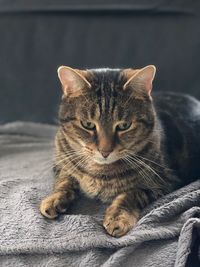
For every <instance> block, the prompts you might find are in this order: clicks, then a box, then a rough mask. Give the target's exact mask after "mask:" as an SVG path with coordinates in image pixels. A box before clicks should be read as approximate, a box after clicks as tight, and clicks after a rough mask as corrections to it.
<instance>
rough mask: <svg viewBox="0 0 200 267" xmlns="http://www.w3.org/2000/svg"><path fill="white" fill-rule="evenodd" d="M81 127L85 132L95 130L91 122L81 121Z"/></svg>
mask: <svg viewBox="0 0 200 267" xmlns="http://www.w3.org/2000/svg"><path fill="white" fill-rule="evenodd" d="M81 125H82V126H83V128H85V129H87V130H95V129H96V126H95V124H94V123H93V122H91V121H81Z"/></svg>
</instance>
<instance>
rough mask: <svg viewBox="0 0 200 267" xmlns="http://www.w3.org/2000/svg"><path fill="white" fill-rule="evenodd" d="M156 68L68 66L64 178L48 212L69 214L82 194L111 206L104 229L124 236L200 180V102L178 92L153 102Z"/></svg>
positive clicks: (46, 205) (60, 172)
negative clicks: (148, 209) (153, 208)
mask: <svg viewBox="0 0 200 267" xmlns="http://www.w3.org/2000/svg"><path fill="white" fill-rule="evenodd" d="M153 71H154V69H153V67H152V66H149V67H147V68H144V69H142V70H141V71H139V70H131V69H128V70H105V69H104V70H89V71H74V70H72V69H69V68H65V67H62V69H61V70H60V73H59V78H60V80H61V83H62V86H63V90H64V97H63V99H62V102H61V105H60V111H59V120H60V127H59V130H58V133H57V135H56V160H55V171H56V176H57V179H56V184H55V190H54V192H53V194H52V195H50V196H49V197H47V198H46V199H45V200H43V201H42V204H41V208H40V209H41V212H42V214H43V215H45V216H46V217H48V218H55V217H57V215H58V213H59V212H65V211H66V208H67V206H68V205H69V204H70V203H71V202H72V201H73V200H74V199H75V198H76V196H77V195H78V191H79V190H81V191H82V192H84V193H85V194H86V195H87V196H88V197H91V198H98V199H100V200H102V201H103V202H108V203H109V205H110V206H109V207H108V209H107V211H106V214H105V218H104V223H103V225H104V227H105V229H106V230H107V232H108V233H109V234H111V235H113V236H116V237H118V236H122V235H123V234H125V233H126V232H127V231H128V230H130V229H131V228H132V227H133V226H134V224H135V223H136V222H137V220H138V217H139V213H140V211H141V210H142V209H143V208H144V207H145V206H147V205H148V204H149V203H151V202H152V201H154V200H156V199H157V198H159V197H160V196H162V195H164V194H166V193H168V192H171V191H173V190H174V189H176V188H178V187H180V186H182V185H184V184H187V183H189V182H190V181H192V180H194V179H196V178H198V175H200V164H199V162H198V161H199V158H200V138H199V136H200V102H198V101H197V100H195V99H194V98H192V97H189V96H186V95H178V94H173V93H165V94H158V93H157V94H155V95H154V96H153V101H152V99H151V96H150V91H151V82H152V80H153V77H154V74H155V73H153ZM65 90H66V91H65ZM132 92H133V93H132Z"/></svg>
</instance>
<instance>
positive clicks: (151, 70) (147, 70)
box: [124, 65, 156, 95]
mask: <svg viewBox="0 0 200 267" xmlns="http://www.w3.org/2000/svg"><path fill="white" fill-rule="evenodd" d="M127 73H129V75H130V74H131V71H130V70H129V72H127ZM132 74H133V75H132V76H130V77H129V79H128V81H127V82H126V83H125V84H124V90H125V89H126V88H127V87H128V86H132V87H138V88H140V89H145V90H146V92H147V93H148V94H149V95H150V94H151V90H152V82H153V79H154V77H155V74H156V67H155V66H154V65H149V66H146V67H144V68H142V69H139V70H133V72H132Z"/></svg>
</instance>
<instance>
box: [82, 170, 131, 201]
mask: <svg viewBox="0 0 200 267" xmlns="http://www.w3.org/2000/svg"><path fill="white" fill-rule="evenodd" d="M77 178H78V179H77V180H78V182H79V185H80V189H81V191H83V192H84V193H85V194H86V195H87V196H88V197H90V198H98V199H100V200H101V201H103V202H107V201H111V200H112V199H113V198H114V197H116V196H117V195H118V194H120V193H123V192H126V191H128V190H130V189H131V188H132V187H134V182H133V181H132V179H130V178H129V179H128V178H125V177H124V178H123V179H117V178H113V179H110V180H103V179H94V178H93V177H90V176H88V175H83V176H82V177H77Z"/></svg>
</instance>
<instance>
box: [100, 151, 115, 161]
mask: <svg viewBox="0 0 200 267" xmlns="http://www.w3.org/2000/svg"><path fill="white" fill-rule="evenodd" d="M99 152H100V153H101V155H102V156H103V157H104V158H105V159H106V158H107V157H108V156H109V155H110V153H111V152H112V151H103V150H99Z"/></svg>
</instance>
